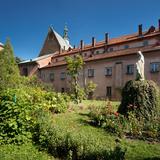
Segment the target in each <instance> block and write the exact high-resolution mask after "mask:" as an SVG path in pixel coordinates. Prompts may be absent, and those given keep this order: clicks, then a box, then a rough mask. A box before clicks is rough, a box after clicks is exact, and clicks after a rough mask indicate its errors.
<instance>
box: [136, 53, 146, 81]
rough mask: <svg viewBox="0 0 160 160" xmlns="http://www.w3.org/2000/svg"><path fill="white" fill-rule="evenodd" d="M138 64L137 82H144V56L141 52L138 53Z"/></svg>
mask: <svg viewBox="0 0 160 160" xmlns="http://www.w3.org/2000/svg"><path fill="white" fill-rule="evenodd" d="M137 55H138V62H137V63H136V80H144V56H143V54H142V52H141V51H138V52H137Z"/></svg>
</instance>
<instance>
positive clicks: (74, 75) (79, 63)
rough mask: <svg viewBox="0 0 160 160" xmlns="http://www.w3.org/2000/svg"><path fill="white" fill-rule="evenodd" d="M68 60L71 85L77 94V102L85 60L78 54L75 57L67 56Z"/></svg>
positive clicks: (75, 94)
mask: <svg viewBox="0 0 160 160" xmlns="http://www.w3.org/2000/svg"><path fill="white" fill-rule="evenodd" d="M66 62H67V71H68V75H69V76H71V80H72V82H71V87H72V91H73V93H74V96H75V102H76V103H78V102H79V96H78V95H79V94H78V92H79V90H80V86H79V84H78V77H79V72H80V70H81V69H82V68H83V65H84V61H83V58H82V57H81V56H80V55H77V56H76V57H75V58H72V57H66Z"/></svg>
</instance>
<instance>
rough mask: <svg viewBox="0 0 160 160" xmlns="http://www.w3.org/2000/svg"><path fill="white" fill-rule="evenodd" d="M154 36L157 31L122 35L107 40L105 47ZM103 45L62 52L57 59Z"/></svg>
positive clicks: (97, 43) (102, 42)
mask: <svg viewBox="0 0 160 160" xmlns="http://www.w3.org/2000/svg"><path fill="white" fill-rule="evenodd" d="M156 35H160V32H159V30H155V32H151V33H148V31H146V32H143V35H142V36H138V33H134V34H130V35H124V36H121V37H118V38H112V39H109V42H108V44H107V46H111V45H116V44H121V43H126V42H131V41H140V40H142V39H144V38H148V39H149V38H151V37H153V36H156ZM105 45H106V43H105V41H104V40H103V41H100V42H96V44H95V46H94V47H93V46H92V45H91V44H89V45H85V46H84V48H83V49H80V48H75V49H72V50H70V51H64V52H62V53H60V54H59V55H57V57H61V56H66V55H71V54H75V53H78V52H82V51H87V50H90V49H96V48H101V47H104V46H105Z"/></svg>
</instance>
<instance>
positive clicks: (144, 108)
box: [118, 80, 160, 119]
mask: <svg viewBox="0 0 160 160" xmlns="http://www.w3.org/2000/svg"><path fill="white" fill-rule="evenodd" d="M159 104H160V103H159V88H158V86H157V85H156V84H155V83H154V82H153V81H148V80H144V81H135V80H131V81H128V82H127V83H126V85H125V86H124V88H123V90H122V101H121V104H120V106H119V108H118V112H119V113H121V114H123V115H127V114H128V112H130V111H133V110H134V113H135V114H136V116H137V117H144V118H146V119H148V118H149V117H150V116H151V117H154V116H155V115H156V114H157V113H158V112H159Z"/></svg>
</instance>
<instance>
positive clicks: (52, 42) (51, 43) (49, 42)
mask: <svg viewBox="0 0 160 160" xmlns="http://www.w3.org/2000/svg"><path fill="white" fill-rule="evenodd" d="M59 50H60V45H59V43H58V41H57V38H56V36H55V34H54V33H53V31H52V30H51V29H50V30H49V32H48V34H47V37H46V39H45V42H44V44H43V47H42V49H41V51H40V54H39V57H40V56H43V55H48V54H51V53H54V52H56V51H59Z"/></svg>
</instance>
